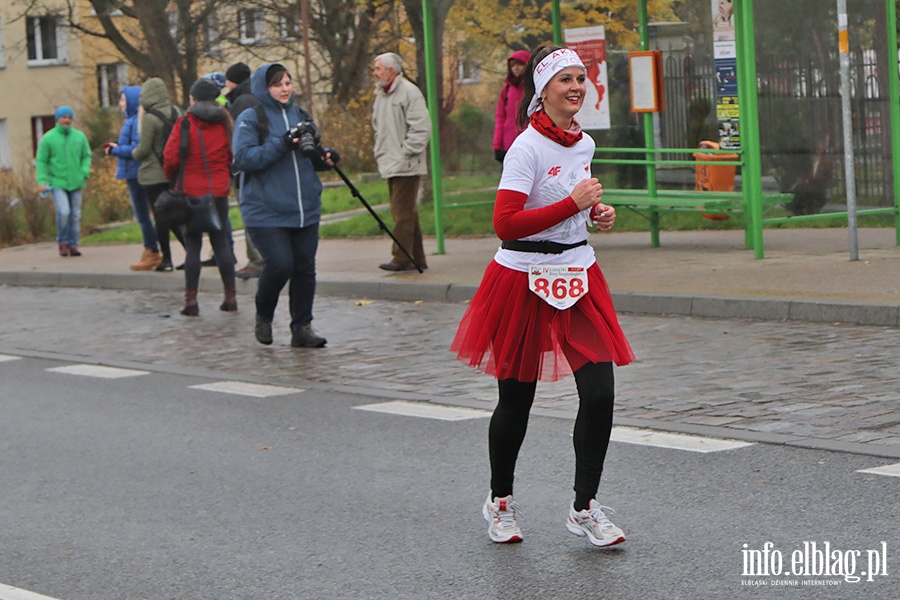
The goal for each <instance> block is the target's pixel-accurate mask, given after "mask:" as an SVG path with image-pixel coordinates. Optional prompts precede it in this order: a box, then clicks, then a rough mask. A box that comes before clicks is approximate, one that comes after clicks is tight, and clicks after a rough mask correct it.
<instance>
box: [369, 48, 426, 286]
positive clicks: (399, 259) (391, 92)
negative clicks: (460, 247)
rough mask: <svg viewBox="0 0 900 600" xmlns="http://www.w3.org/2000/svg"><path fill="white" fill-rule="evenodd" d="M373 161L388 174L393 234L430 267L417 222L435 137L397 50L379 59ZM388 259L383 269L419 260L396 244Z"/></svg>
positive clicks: (422, 101) (422, 264) (375, 71)
mask: <svg viewBox="0 0 900 600" xmlns="http://www.w3.org/2000/svg"><path fill="white" fill-rule="evenodd" d="M372 73H373V74H374V76H375V79H376V82H375V86H376V87H375V105H374V106H373V108H372V127H373V129H374V130H375V160H376V162H377V163H378V172H379V174H380V175H381V177H382V179H387V181H388V188H389V190H390V197H391V214H392V216H393V217H394V231H393V234H394V238H396V240H397V241H398V242H400V244H402V246H403V248H405V249H406V251H407V252H409V253H410V254H411V255H412V257H413V260H414V261H415V263H416V264H418V265H419V266H420V267H422V268H423V269H427V268H428V265H426V264H425V250H424V249H423V247H422V230H421V228H420V226H419V210H418V208H417V206H416V200H417V198H418V195H419V180H420V178H421V176H422V175H426V174H427V173H428V166H427V162H426V158H425V149H426V148H427V147H428V140H429V137H430V136H431V122H430V121H429V118H428V108H427V107H426V106H425V98H424V97H423V96H422V92H421V91H419V88H417V87H416V86H415V84H414V83H412V82H411V81H409V80H407V79H406V78H404V77H403V66H402V63H401V61H400V57H399V56H397V55H396V54H394V53H393V52H388V53H386V54H381V55H379V56H377V57H376V58H375V66H374V68H373V70H372ZM391 254H392V258H391V260H390V262H386V263H383V264H381V265H379V267H380V268H382V269H384V270H385V271H413V270H416V265H414V264H412V263H411V262H410V261H409V257H407V256H406V254H405V253H404V252H403V250H401V249H400V248H399V247H398V245H397V244H396V243H394V245H393V248H392V249H391Z"/></svg>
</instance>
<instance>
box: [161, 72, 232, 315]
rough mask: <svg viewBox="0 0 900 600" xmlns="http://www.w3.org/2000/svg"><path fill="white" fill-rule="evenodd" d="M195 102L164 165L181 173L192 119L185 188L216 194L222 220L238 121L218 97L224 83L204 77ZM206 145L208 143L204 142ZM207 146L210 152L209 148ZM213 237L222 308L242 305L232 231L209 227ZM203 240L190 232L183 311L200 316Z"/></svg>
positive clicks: (193, 193) (194, 90) (171, 174)
mask: <svg viewBox="0 0 900 600" xmlns="http://www.w3.org/2000/svg"><path fill="white" fill-rule="evenodd" d="M190 94H191V106H190V108H188V111H187V115H185V116H184V117H179V119H178V120H177V121H176V122H175V126H174V127H172V133H171V134H169V140H168V141H167V142H166V148H165V150H164V152H163V159H164V162H163V170H164V171H165V175H166V177H167V178H168V179H169V180H174V179H175V178H176V177H177V176H178V169H179V167H180V166H181V157H180V156H179V145H180V142H181V123H182V121H183V120H184V119H187V120H188V122H189V123H190V127H189V130H188V134H189V137H188V140H189V148H188V156H187V158H186V159H185V160H184V182H183V187H182V189H183V190H184V193H185V194H187V195H188V196H190V197H200V196H205V195H207V194H212V195H213V196H215V199H216V210H217V211H218V213H219V220H220V221H221V222H222V223H225V222H226V221H227V220H228V192H229V190H230V189H231V159H232V155H231V135H232V128H233V123H232V121H231V115H230V114H228V111H227V110H225V108H224V107H223V106H222V105H221V104H219V103H218V102H216V98H218V97H219V88H218V87H217V86H216V84H215V83H213V82H212V81H210V80H209V79H206V78H200V79H198V80H197V81H196V82H195V83H194V85H192V86H191V92H190ZM201 145H202V147H201ZM204 150H205V152H204ZM209 242H210V244H211V245H212V248H213V252H214V254H215V257H216V266H217V267H218V268H219V275H220V276H221V277H222V284H223V285H224V287H225V299H224V300H223V302H222V304H221V306H219V308H220V309H221V310H223V311H226V312H232V311H236V310H237V297H236V294H235V287H234V260H233V258H232V257H233V255H232V252H231V248H230V247H229V245H228V234H227V232H226V230H225V229H224V227H223V228H222V229H220V230H218V231H210V232H209ZM202 245H203V233H194V232H191V231H187V232H186V235H185V236H184V248H185V250H186V251H187V258H185V261H184V280H185V286H184V308H182V309H181V314H183V315H185V316H188V317H195V316H197V315H198V314H200V307H199V305H198V304H197V287H198V284H199V283H200V249H201V246H202Z"/></svg>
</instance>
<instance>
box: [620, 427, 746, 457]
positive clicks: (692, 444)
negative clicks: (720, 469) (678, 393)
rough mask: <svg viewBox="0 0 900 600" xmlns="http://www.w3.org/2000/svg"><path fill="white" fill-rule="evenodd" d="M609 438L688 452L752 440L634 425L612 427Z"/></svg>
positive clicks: (718, 449)
mask: <svg viewBox="0 0 900 600" xmlns="http://www.w3.org/2000/svg"><path fill="white" fill-rule="evenodd" d="M610 440H611V441H614V442H623V443H625V444H637V445H640V446H655V447H657V448H670V449H673V450H686V451H688V452H703V453H707V452H721V451H722V450H733V449H735V448H744V447H746V446H752V445H753V443H752V442H741V441H738V440H726V439H720V438H710V437H700V436H696V435H686V434H683V433H668V432H666V431H654V430H652V429H637V428H634V427H613V431H612V436H610Z"/></svg>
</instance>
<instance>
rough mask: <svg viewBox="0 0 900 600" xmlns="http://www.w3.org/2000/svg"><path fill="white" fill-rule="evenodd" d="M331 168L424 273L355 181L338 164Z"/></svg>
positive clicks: (419, 270) (410, 260)
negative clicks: (348, 177) (363, 195)
mask: <svg viewBox="0 0 900 600" xmlns="http://www.w3.org/2000/svg"><path fill="white" fill-rule="evenodd" d="M331 168H332V169H334V172H335V173H337V174H338V175H340V177H341V179H343V180H344V183H346V184H347V187H348V188H350V193H351V194H353V195H354V196H355V197H356V198H357V199H358V200H359V201H360V202H362V203H363V206H365V207H366V210H368V211H369V214H370V215H372V217H374V218H375V220H376V221H378V226H379V227H381V230H382V231H384V232H386V233H387V234H388V235H389V236H391V239H392V240H394V243H395V244H397V247H398V248H400V250H402V251H403V254H405V255H406V258H408V259H409V262H411V263H412V264H413V266H414V267H415V268H416V270H417V271H418V272H419V273H424V272H425V271H424V270H423V269H422V267H421V266H419V264H418V263H416V260H415V259H414V258H413V257H412V255H411V254H410V253H409V252H407V251H406V248H404V247H403V244H401V243H400V242H399V241H398V240H397V238H395V237H394V234H393V233H391V230H390V229H388V226H387V225H385V224H384V221H382V220H381V217H379V216H378V213H376V212H375V210H374V209H373V208H372V206H371V205H370V204H369V203H368V202H366V199H365V198H363V197H362V194H360V193H359V190H358V189H356V186H355V185H353V182H352V181H350V180H349V179H347V176H346V175H344V172H343V171H341V169H340V167H338V166H337V165H334V166H333V167H331Z"/></svg>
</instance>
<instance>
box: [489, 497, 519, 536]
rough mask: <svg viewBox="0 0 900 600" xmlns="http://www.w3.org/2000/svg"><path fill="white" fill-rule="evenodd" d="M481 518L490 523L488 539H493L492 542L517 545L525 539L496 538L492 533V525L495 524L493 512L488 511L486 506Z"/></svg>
mask: <svg viewBox="0 0 900 600" xmlns="http://www.w3.org/2000/svg"><path fill="white" fill-rule="evenodd" d="M481 516H483V517H484V520H485V521H487V522H488V537H489V538H491V541H492V542H494V543H495V544H517V543H519V542H521V541H522V539H523V537H522V536H521V535H511V536H509V537H496V536H495V535H494V534H493V533H492V532H491V525H492V524H493V523H494V517H493V515H492V514H491V512H490V511H489V510H488V507H487V505H486V504H485V505H484V506H483V507H481Z"/></svg>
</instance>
